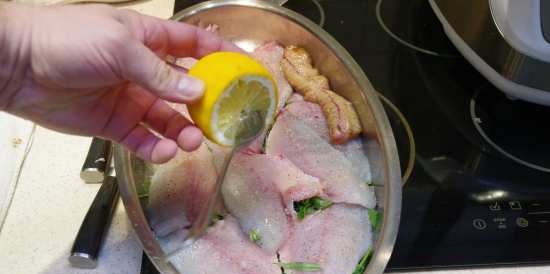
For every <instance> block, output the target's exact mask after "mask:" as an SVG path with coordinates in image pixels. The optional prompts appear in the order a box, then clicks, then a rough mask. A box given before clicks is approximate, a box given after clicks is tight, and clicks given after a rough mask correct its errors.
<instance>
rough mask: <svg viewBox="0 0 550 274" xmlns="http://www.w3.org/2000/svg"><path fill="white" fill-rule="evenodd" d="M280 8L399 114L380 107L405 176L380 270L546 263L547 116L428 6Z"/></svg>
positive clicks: (383, 3) (295, 0)
mask: <svg viewBox="0 0 550 274" xmlns="http://www.w3.org/2000/svg"><path fill="white" fill-rule="evenodd" d="M198 2H202V1H176V8H175V10H176V11H179V10H181V9H183V8H185V7H188V6H191V5H193V4H195V3H198ZM285 7H287V8H290V9H292V10H295V11H297V12H299V13H301V14H303V15H305V16H306V17H308V18H310V19H311V20H312V21H314V22H317V23H319V24H321V25H322V26H323V28H324V29H325V30H326V31H328V32H329V33H330V34H331V35H332V36H333V37H334V38H336V39H337V40H338V41H339V42H340V43H341V44H342V45H343V46H344V47H345V48H346V49H347V50H348V51H349V52H350V54H351V55H352V56H353V57H354V58H355V60H356V61H357V62H358V63H359V64H360V65H361V67H362V69H363V70H364V72H365V74H366V75H367V77H368V78H369V80H370V81H371V82H372V84H373V86H374V87H375V88H376V89H377V90H378V91H379V92H380V93H381V94H382V95H383V96H384V97H385V98H387V99H388V100H389V101H390V102H391V103H393V105H395V106H396V107H397V109H398V110H399V111H400V113H401V114H402V115H403V117H400V116H399V115H398V114H397V113H396V112H395V110H394V109H393V108H391V107H389V104H385V105H386V106H387V109H386V110H387V113H388V116H389V118H390V121H391V123H392V128H393V130H394V134H395V137H396V142H397V145H398V150H399V155H400V160H401V166H402V167H403V173H404V175H406V177H408V180H407V181H406V182H405V185H404V188H403V208H402V216H401V224H400V228H399V234H398V237H397V242H396V245H395V248H394V252H393V254H392V257H391V259H390V262H389V264H388V267H387V271H388V272H394V271H411V270H423V269H439V268H467V267H485V266H492V267H494V266H507V265H524V264H548V263H550V252H548V246H550V233H545V232H547V231H549V230H550V156H549V155H550V127H549V126H548V123H547V121H548V117H550V108H548V107H542V106H539V105H534V104H530V103H526V102H523V101H519V100H513V98H507V97H506V96H505V95H504V93H502V92H500V91H499V90H497V89H496V88H495V87H494V86H492V85H491V84H490V83H489V82H488V81H487V80H486V79H484V78H483V77H482V76H481V75H480V74H479V73H478V72H477V71H476V70H475V69H474V68H473V67H471V66H470V65H469V63H468V62H467V61H466V60H465V59H464V58H463V57H462V56H461V55H460V53H459V52H458V51H457V50H456V49H455V48H454V46H453V45H452V43H451V42H450V41H449V40H448V38H447V37H446V36H445V33H444V32H443V30H442V28H441V25H440V23H439V21H438V20H437V18H436V17H435V15H434V13H433V11H432V9H431V8H430V6H429V3H428V1H426V0H408V1H403V0H317V1H313V0H290V1H288V2H287V3H286V4H285ZM403 118H404V119H405V120H404V119H403ZM408 128H410V131H408V130H407V129H408ZM405 173H407V174H405ZM409 175H410V176H409ZM144 273H145V272H144Z"/></svg>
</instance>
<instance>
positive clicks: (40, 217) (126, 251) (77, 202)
mask: <svg viewBox="0 0 550 274" xmlns="http://www.w3.org/2000/svg"><path fill="white" fill-rule="evenodd" d="M173 5H174V1H173V0H155V1H140V2H138V4H125V5H122V6H123V7H129V8H133V9H135V10H138V11H140V12H143V13H147V14H150V15H154V16H158V17H163V18H167V17H169V16H170V15H171V13H172V9H173ZM35 134H36V135H35V140H34V144H33V146H32V148H31V150H30V153H29V155H28V158H27V161H26V163H25V165H24V167H23V170H22V173H21V177H20V180H19V184H18V186H17V189H16V191H15V194H14V197H13V200H12V205H11V207H10V210H9V211H8V215H7V218H6V220H5V223H4V228H3V229H2V231H1V232H0V273H10V274H69V273H71V274H125V273H128V274H137V273H139V269H140V264H141V254H142V253H141V250H140V247H139V244H138V243H137V241H136V240H135V238H134V235H133V234H132V229H131V226H130V224H129V222H128V219H127V217H126V212H125V211H124V207H123V206H122V203H119V204H118V206H117V209H116V211H115V214H114V217H113V221H112V224H111V227H110V229H109V232H108V235H107V238H106V240H105V244H104V246H103V249H102V251H101V254H100V258H99V265H98V267H97V268H96V269H93V270H80V269H74V268H71V267H70V266H69V263H68V261H67V256H68V254H69V250H70V247H71V245H72V241H73V239H74V237H75V235H76V233H77V231H78V229H79V227H80V224H81V222H82V219H83V218H84V215H85V213H86V211H87V209H88V207H89V206H90V204H91V202H92V200H93V198H94V196H95V194H96V192H97V190H98V189H99V185H97V184H85V183H83V182H82V181H81V180H80V178H79V171H80V168H81V165H82V163H83V161H84V157H85V156H86V152H87V149H88V146H89V144H90V141H91V138H87V137H77V136H69V135H63V134H59V133H56V132H52V131H50V130H47V129H43V128H40V127H39V128H38V129H37V130H36V133H35ZM0 168H2V167H0ZM413 273H418V274H422V273H433V274H535V273H536V274H539V273H550V266H548V267H525V268H498V269H472V270H449V271H435V272H413Z"/></svg>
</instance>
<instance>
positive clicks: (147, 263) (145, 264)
mask: <svg viewBox="0 0 550 274" xmlns="http://www.w3.org/2000/svg"><path fill="white" fill-rule="evenodd" d="M139 273H140V274H160V272H159V271H158V270H157V268H156V267H155V265H154V264H153V263H152V262H151V260H150V259H149V257H148V256H147V254H145V252H143V255H142V257H141V271H140V272H139Z"/></svg>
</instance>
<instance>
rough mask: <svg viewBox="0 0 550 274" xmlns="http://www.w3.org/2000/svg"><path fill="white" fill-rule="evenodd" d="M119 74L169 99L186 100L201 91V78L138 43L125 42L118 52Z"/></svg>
mask: <svg viewBox="0 0 550 274" xmlns="http://www.w3.org/2000/svg"><path fill="white" fill-rule="evenodd" d="M121 73H122V76H123V77H124V78H125V79H128V80H130V81H132V82H134V83H137V84H138V85H140V86H142V87H143V88H145V89H147V90H150V91H151V92H153V93H155V94H156V95H158V96H159V97H160V98H162V99H165V100H168V101H172V102H178V103H190V102H193V101H195V100H197V99H198V98H200V97H201V96H202V94H203V92H204V83H203V82H202V81H200V80H199V79H196V78H193V77H191V76H188V75H187V74H185V73H183V72H181V71H179V70H177V69H175V68H174V67H172V66H170V65H168V64H167V63H166V62H165V61H163V60H161V59H160V58H159V57H158V56H156V55H155V54H154V53H153V52H151V51H150V50H149V49H148V48H147V47H145V46H144V45H143V44H140V43H139V42H135V43H132V42H129V45H128V46H127V47H126V48H125V50H124V51H122V56H121Z"/></svg>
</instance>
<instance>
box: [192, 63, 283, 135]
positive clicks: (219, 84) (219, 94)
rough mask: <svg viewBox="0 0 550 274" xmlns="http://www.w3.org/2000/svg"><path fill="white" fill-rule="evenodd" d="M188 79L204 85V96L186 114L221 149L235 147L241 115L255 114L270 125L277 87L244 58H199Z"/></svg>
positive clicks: (273, 113) (258, 68)
mask: <svg viewBox="0 0 550 274" xmlns="http://www.w3.org/2000/svg"><path fill="white" fill-rule="evenodd" d="M189 75H191V76H194V77H196V78H199V79H201V80H202V81H204V84H205V92H204V96H203V97H202V98H201V99H200V100H199V101H197V102H195V103H193V104H190V105H189V106H188V108H189V114H190V115H191V118H192V119H193V121H195V123H196V124H197V126H198V127H199V128H200V129H201V130H202V131H203V133H204V134H205V136H206V137H207V138H208V139H210V140H212V141H214V142H216V143H218V144H220V145H224V146H232V145H234V143H235V134H236V132H237V129H238V128H239V123H240V121H241V120H242V118H243V115H244V114H246V113H249V112H252V111H258V112H260V113H261V115H262V117H265V119H266V120H265V124H266V125H269V124H271V123H272V122H273V119H274V115H275V110H276V109H277V96H278V95H277V86H276V84H275V81H274V80H273V77H272V76H271V74H270V73H269V71H268V70H267V69H266V68H265V67H264V66H263V65H261V64H260V63H258V62H257V61H256V60H254V59H252V58H251V57H248V56H247V55H244V54H240V53H234V52H217V53H213V54H210V55H207V56H205V57H203V58H201V59H200V60H199V61H198V62H197V63H196V64H195V65H194V66H193V67H192V68H191V69H190V70H189Z"/></svg>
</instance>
